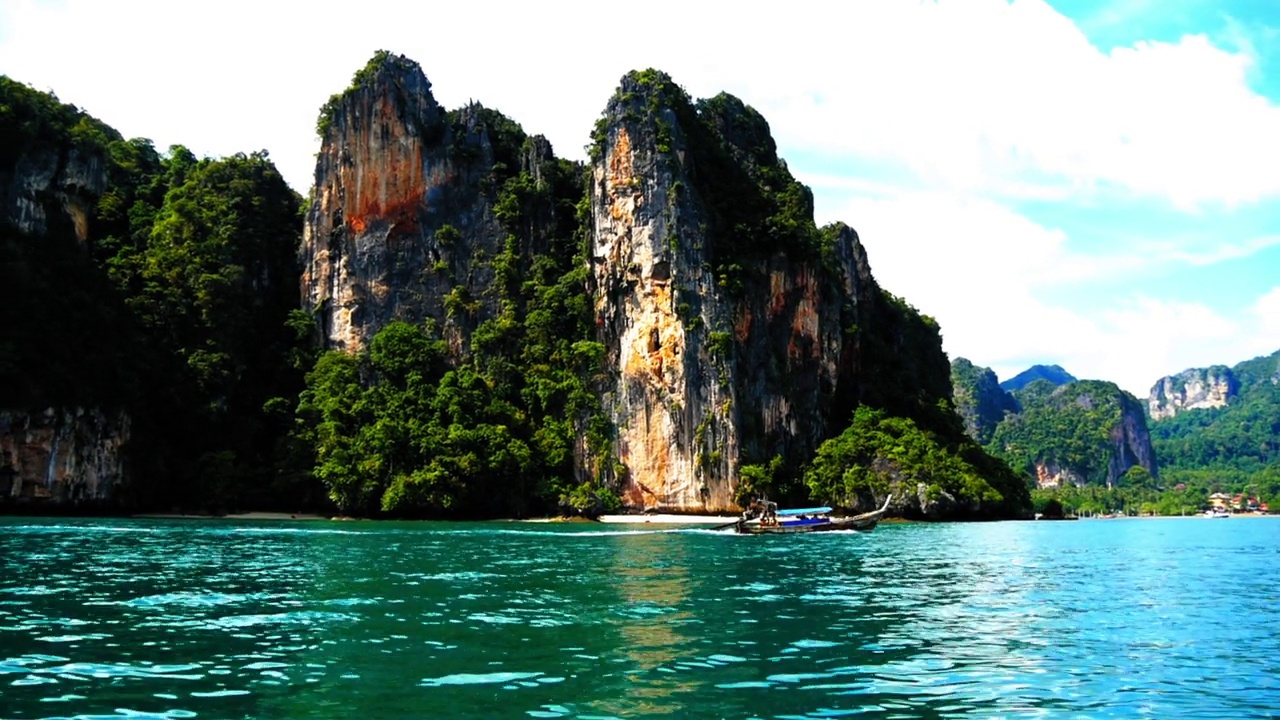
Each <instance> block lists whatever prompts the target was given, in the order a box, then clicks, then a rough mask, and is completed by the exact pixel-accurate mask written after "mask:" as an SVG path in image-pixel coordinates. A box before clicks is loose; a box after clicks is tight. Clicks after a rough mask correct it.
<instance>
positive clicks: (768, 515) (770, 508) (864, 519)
mask: <svg viewBox="0 0 1280 720" xmlns="http://www.w3.org/2000/svg"><path fill="white" fill-rule="evenodd" d="M892 499H893V496H892V495H890V496H889V497H887V498H885V500H884V506H883V507H881V508H880V509H879V510H872V511H871V512H865V513H862V514H861V515H854V516H853V517H831V508H829V507H813V508H798V509H795V510H779V509H778V504H777V503H773V502H769V501H767V500H766V501H762V502H756V503H752V504H751V507H749V508H747V510H746V512H744V513H743V514H742V518H741V519H740V520H738V522H737V523H736V524H735V525H734V530H735V531H736V532H739V533H742V534H745V535H790V534H795V533H810V532H826V531H830V530H857V531H859V532H869V531H871V530H874V529H875V528H876V524H877V523H879V522H880V518H882V517H884V514H885V513H886V512H887V511H888V510H889V501H890V500H892Z"/></svg>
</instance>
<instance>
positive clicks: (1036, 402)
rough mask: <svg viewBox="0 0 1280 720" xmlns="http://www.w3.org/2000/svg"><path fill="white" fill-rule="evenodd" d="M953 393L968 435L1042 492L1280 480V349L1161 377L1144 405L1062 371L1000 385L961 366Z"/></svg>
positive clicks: (1040, 370)
mask: <svg viewBox="0 0 1280 720" xmlns="http://www.w3.org/2000/svg"><path fill="white" fill-rule="evenodd" d="M952 386H953V397H954V400H955V404H956V409H957V411H958V412H959V414H960V417H961V418H962V419H963V420H964V422H965V428H966V431H967V432H968V433H969V435H970V436H971V437H973V438H974V439H975V440H977V441H978V442H979V443H980V444H982V445H984V446H985V447H986V448H987V450H988V451H989V452H991V453H993V454H995V455H998V456H1000V457H1001V458H1003V459H1004V460H1005V461H1006V462H1008V463H1009V464H1010V465H1011V466H1012V467H1013V468H1014V469H1015V470H1018V471H1021V472H1024V473H1026V474H1028V475H1030V476H1032V477H1034V478H1035V481H1036V483H1037V484H1038V485H1040V486H1041V487H1052V486H1055V485H1058V484H1062V483H1070V484H1074V485H1094V484H1098V485H1102V484H1106V485H1113V484H1116V483H1119V482H1121V478H1123V476H1124V474H1125V473H1126V472H1128V470H1129V469H1130V468H1132V467H1142V468H1144V469H1145V470H1147V471H1148V472H1149V473H1151V474H1152V475H1157V473H1159V472H1163V473H1164V479H1165V481H1166V483H1167V484H1172V483H1173V482H1180V481H1182V480H1192V479H1194V480H1197V481H1200V482H1201V483H1215V482H1221V483H1228V484H1236V485H1240V484H1244V483H1247V482H1248V481H1249V480H1250V479H1251V478H1253V477H1255V475H1256V474H1257V473H1261V472H1264V471H1265V472H1267V473H1271V474H1274V475H1275V476H1276V477H1277V478H1280V351H1277V352H1275V353H1272V354H1271V355H1267V356H1262V357H1258V358H1254V359H1252V360H1248V361H1245V362H1242V363H1239V364H1237V365H1235V366H1232V367H1227V366H1225V365H1213V366H1210V367H1206V368H1192V369H1188V370H1184V371H1182V372H1180V373H1177V374H1176V375H1170V376H1166V377H1163V378H1160V379H1159V380H1157V381H1156V382H1155V383H1154V385H1153V386H1152V388H1151V392H1150V393H1149V395H1148V397H1147V398H1145V399H1143V400H1141V401H1140V400H1139V399H1138V398H1136V397H1134V396H1133V395H1131V394H1129V393H1127V392H1125V391H1123V390H1121V389H1120V388H1119V387H1118V386H1116V385H1115V383H1111V382H1104V381H1097V380H1083V381H1082V380H1078V379H1076V378H1075V377H1074V376H1073V375H1071V373H1069V372H1067V371H1066V370H1064V369H1063V368H1062V367H1059V366H1057V365H1036V366H1033V367H1031V368H1028V369H1027V370H1025V371H1023V372H1021V373H1019V374H1018V375H1016V376H1014V377H1013V378H1011V379H1009V380H1006V381H1004V382H1001V383H998V384H997V382H996V376H995V374H994V373H993V372H992V371H991V370H989V369H988V368H983V367H979V366H976V365H974V364H973V363H971V362H970V361H968V360H966V359H964V358H957V359H956V360H955V361H954V362H953V363H952ZM1268 477H1270V475H1268Z"/></svg>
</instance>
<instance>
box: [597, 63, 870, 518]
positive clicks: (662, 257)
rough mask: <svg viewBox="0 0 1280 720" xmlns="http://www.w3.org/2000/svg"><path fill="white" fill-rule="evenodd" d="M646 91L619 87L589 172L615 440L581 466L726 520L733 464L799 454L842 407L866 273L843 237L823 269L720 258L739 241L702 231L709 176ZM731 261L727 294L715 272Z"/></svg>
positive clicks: (782, 258)
mask: <svg viewBox="0 0 1280 720" xmlns="http://www.w3.org/2000/svg"><path fill="white" fill-rule="evenodd" d="M651 91H652V86H651V85H645V84H644V83H643V82H637V81H636V80H635V79H633V78H628V79H624V81H623V89H622V90H621V91H620V93H619V94H618V95H617V96H615V99H614V100H613V101H611V103H610V106H609V109H608V110H607V111H606V116H607V119H608V124H607V128H606V130H607V132H606V136H605V142H604V144H603V147H602V149H603V150H604V152H603V154H602V156H601V157H600V158H599V159H598V160H597V162H596V164H595V166H594V168H593V182H592V185H591V193H592V197H591V200H592V206H593V208H594V212H593V226H592V247H591V257H590V265H591V273H592V281H593V282H592V286H593V288H594V305H595V311H596V328H597V330H598V334H599V339H600V341H601V342H602V343H603V344H604V345H605V348H606V358H607V362H608V363H609V365H610V369H611V374H610V381H609V383H608V384H607V386H606V387H605V392H604V398H603V401H604V406H605V409H606V411H607V413H608V414H609V416H610V419H611V420H612V421H613V424H614V426H615V428H616V429H617V437H616V441H615V445H614V447H613V449H612V454H611V457H609V458H604V459H602V460H601V459H591V458H587V462H585V463H584V465H585V466H587V467H592V468H597V469H598V468H602V467H603V468H606V469H607V468H610V467H617V466H620V467H621V468H622V469H623V470H622V471H621V472H617V473H616V474H615V475H614V477H615V478H616V481H617V483H618V487H619V490H620V494H621V496H622V498H623V501H624V502H625V503H626V504H627V505H630V506H632V507H635V508H653V509H662V510H671V511H678V512H679V511H683V512H731V511H735V510H737V509H738V507H737V504H736V503H735V502H734V496H735V492H736V491H737V487H738V479H739V478H738V475H739V471H740V467H741V465H743V464H745V463H767V462H768V461H769V460H770V459H771V458H772V457H773V456H774V455H775V454H778V455H782V456H783V457H784V458H786V459H788V460H789V461H793V462H794V461H796V460H800V459H807V458H808V457H810V456H811V455H812V452H813V450H814V449H815V448H816V447H817V444H818V443H819V442H821V440H823V439H825V438H826V437H827V436H829V433H830V432H831V430H830V428H829V427H828V424H829V423H828V420H829V419H830V418H831V417H832V415H833V413H838V412H840V411H842V410H844V411H851V407H852V406H851V401H850V400H849V398H850V397H852V395H853V393H854V390H855V389H856V388H855V386H854V384H853V381H852V376H853V374H854V372H855V371H856V352H855V346H854V345H853V343H852V342H847V341H846V339H845V331H844V329H845V328H846V327H851V326H853V325H855V324H856V323H855V320H854V317H853V315H852V313H854V312H855V311H854V310H853V309H852V308H854V307H855V306H856V305H857V304H858V302H859V298H858V296H857V293H859V292H863V288H864V287H870V285H869V284H868V278H869V271H866V268H865V265H866V262H865V258H864V257H863V255H862V250H861V246H860V244H859V243H858V241H857V237H856V235H855V234H854V233H853V232H852V230H847V229H846V231H844V232H842V233H841V237H840V240H839V242H838V243H837V251H836V253H835V255H836V257H835V258H834V259H835V263H834V265H835V266H838V268H839V270H838V272H837V273H836V274H833V273H831V272H829V271H828V270H826V269H825V268H824V267H819V266H818V265H815V264H812V263H809V262H806V261H805V260H802V259H795V258H789V257H787V256H786V255H785V254H778V255H776V256H774V257H772V258H757V257H749V258H737V257H734V255H733V250H732V247H733V245H734V244H735V242H737V239H736V238H733V237H723V236H722V237H715V236H713V235H712V234H711V232H712V231H711V226H712V224H713V219H712V218H710V217H708V216H707V215H706V212H707V210H706V207H707V206H706V205H705V204H704V201H703V199H702V196H701V195H700V192H701V189H700V188H701V186H700V184H709V183H713V182H716V181H717V178H713V177H709V176H706V175H698V174H697V172H696V171H697V168H694V167H692V166H691V165H689V164H687V163H690V162H696V160H694V158H695V157H697V156H696V154H694V153H690V152H688V149H687V148H686V147H684V146H683V145H682V143H683V142H685V140H684V138H685V135H684V132H683V128H681V127H680V125H679V122H680V120H679V117H681V116H678V115H677V114H676V113H674V112H673V111H666V110H663V109H661V107H660V106H661V102H659V103H657V105H658V106H659V109H658V110H656V111H655V110H654V109H653V108H654V103H653V98H649V97H648V96H647V93H649V92H651ZM654 113H657V115H658V118H657V119H654V118H655V115H654ZM683 117H686V118H687V117H688V115H687V114H686V115H683ZM724 127H726V128H732V127H733V125H732V123H729V124H726V125H725V126H724ZM660 128H661V129H660ZM659 132H663V133H665V134H666V135H668V136H669V140H664V145H663V146H664V148H665V147H666V145H668V144H669V145H670V148H669V150H665V149H664V150H659V149H658V148H659V143H658V142H657V136H658V134H659ZM703 157H705V156H703ZM705 167H710V166H704V169H703V170H702V172H704V173H705V172H706V169H705ZM729 226H731V225H729ZM716 243H721V244H722V247H726V248H729V249H727V250H721V251H720V252H722V253H726V254H724V255H721V256H717V255H715V253H716V250H715V245H716ZM739 260H741V261H742V264H743V266H744V267H746V268H747V270H746V271H745V274H744V277H743V287H742V289H741V291H740V292H739V293H738V294H737V295H734V294H731V293H730V292H729V291H727V290H726V289H725V288H724V287H722V286H720V285H719V284H718V283H717V282H716V277H715V265H716V263H718V262H726V261H728V262H737V261H739ZM859 273H862V275H865V276H867V277H866V278H864V277H862V276H860V275H859ZM839 429H843V425H840V427H839V428H836V430H837V431H838V430H839ZM606 474H607V473H606Z"/></svg>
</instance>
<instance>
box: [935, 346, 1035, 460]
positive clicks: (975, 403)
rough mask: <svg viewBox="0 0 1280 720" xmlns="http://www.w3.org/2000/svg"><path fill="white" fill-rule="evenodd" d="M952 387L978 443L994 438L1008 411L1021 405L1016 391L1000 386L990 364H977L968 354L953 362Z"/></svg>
mask: <svg viewBox="0 0 1280 720" xmlns="http://www.w3.org/2000/svg"><path fill="white" fill-rule="evenodd" d="M951 388H952V400H953V401H954V402H955V405H956V412H957V413H959V415H960V418H961V419H962V420H964V428H965V432H966V433H968V434H969V437H971V438H973V439H974V440H975V441H977V442H978V443H979V444H986V442H987V441H988V440H990V439H991V434H992V433H993V432H995V429H996V425H997V424H999V423H1000V421H1001V420H1003V419H1004V416H1005V415H1006V414H1008V413H1016V412H1018V410H1019V409H1020V406H1019V405H1018V401H1017V400H1016V399H1015V398H1014V397H1013V395H1011V394H1010V393H1009V392H1007V391H1005V390H1004V389H1003V388H1001V387H1000V382H999V381H998V380H997V379H996V374H995V373H994V372H992V371H991V369H990V368H984V367H978V366H976V365H974V364H973V363H972V362H970V361H968V360H966V359H965V358H956V359H955V360H954V361H953V362H952V363H951Z"/></svg>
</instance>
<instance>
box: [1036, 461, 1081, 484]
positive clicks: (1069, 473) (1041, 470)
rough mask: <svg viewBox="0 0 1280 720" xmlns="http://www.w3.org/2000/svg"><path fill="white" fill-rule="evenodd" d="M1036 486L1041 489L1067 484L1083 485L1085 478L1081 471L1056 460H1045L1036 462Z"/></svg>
mask: <svg viewBox="0 0 1280 720" xmlns="http://www.w3.org/2000/svg"><path fill="white" fill-rule="evenodd" d="M1035 476H1036V487H1038V488H1041V489H1046V488H1058V487H1064V486H1066V485H1075V486H1077V487H1078V486H1081V485H1084V484H1085V478H1084V477H1083V476H1081V475H1080V473H1078V472H1076V471H1075V470H1072V469H1071V468H1068V467H1063V466H1062V465H1060V464H1059V463H1056V462H1045V461H1043V460H1041V461H1037V462H1036V463H1035Z"/></svg>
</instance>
